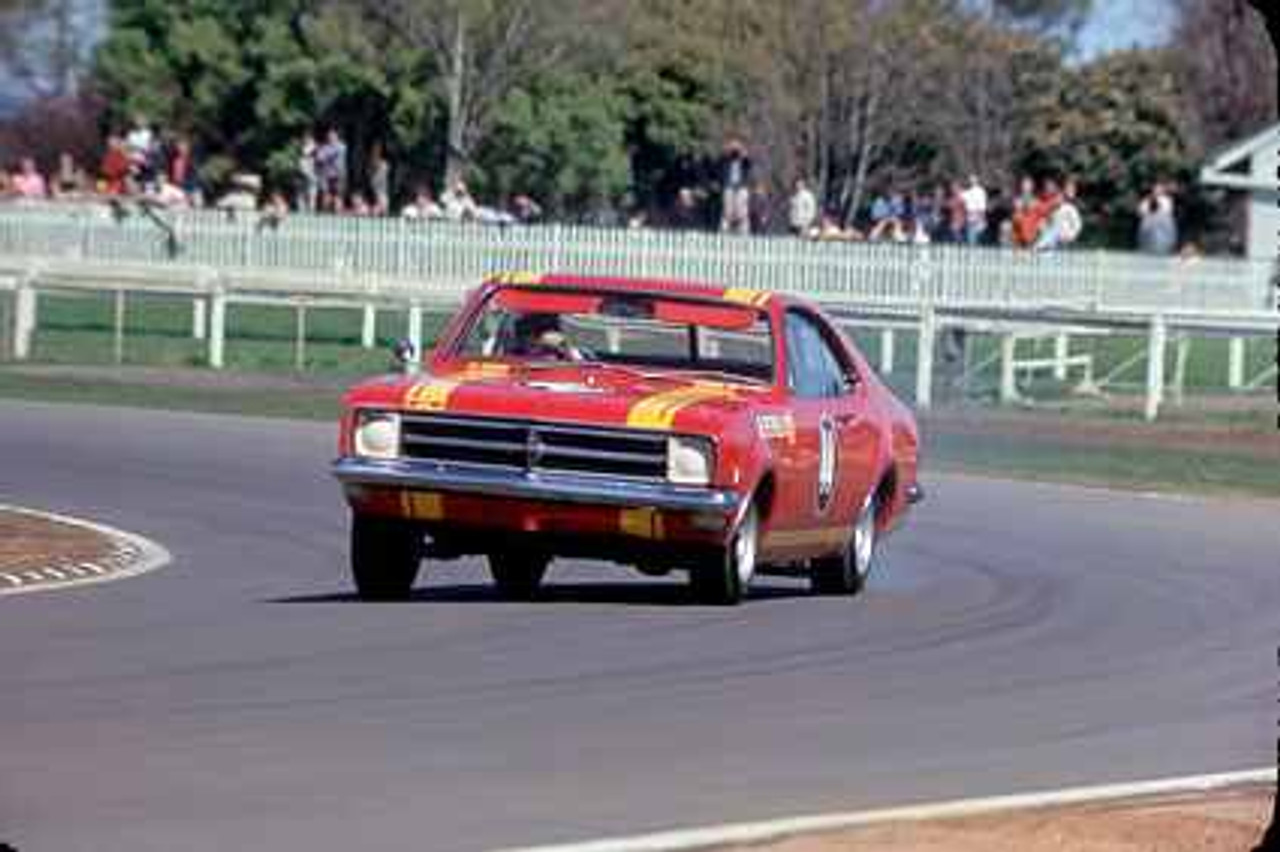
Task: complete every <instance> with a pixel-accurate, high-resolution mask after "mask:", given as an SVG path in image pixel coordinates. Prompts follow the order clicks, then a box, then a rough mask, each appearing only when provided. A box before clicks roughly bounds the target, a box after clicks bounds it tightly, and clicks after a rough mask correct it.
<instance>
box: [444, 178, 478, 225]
mask: <svg viewBox="0 0 1280 852" xmlns="http://www.w3.org/2000/svg"><path fill="white" fill-rule="evenodd" d="M440 204H441V205H442V206H443V207H444V217H445V218H446V219H449V220H450V221H453V222H472V221H475V219H476V217H477V216H478V215H479V213H480V206H479V205H478V204H476V200H475V199H474V198H472V197H471V191H470V190H468V189H467V185H466V183H465V182H464V181H463V180H462V179H461V178H459V179H458V180H455V181H454V182H453V185H452V186H450V187H449V188H447V189H446V190H445V191H444V194H443V195H441V196H440Z"/></svg>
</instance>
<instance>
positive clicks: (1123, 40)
mask: <svg viewBox="0 0 1280 852" xmlns="http://www.w3.org/2000/svg"><path fill="white" fill-rule="evenodd" d="M1172 19H1173V2H1172V0H1094V12H1093V14H1092V15H1091V16H1090V18H1089V21H1088V22H1087V23H1086V24H1085V26H1084V29H1082V30H1081V32H1080V51H1081V54H1082V58H1083V59H1085V60H1089V59H1092V58H1094V57H1096V56H1098V55H1099V54H1102V53H1107V52H1108V51H1112V50H1121V49H1124V48H1127V47H1133V46H1134V45H1139V46H1143V47H1145V46H1149V45H1152V44H1156V43H1158V42H1160V41H1161V40H1162V39H1164V37H1165V36H1166V35H1168V31H1169V26H1170V23H1171V21H1172Z"/></svg>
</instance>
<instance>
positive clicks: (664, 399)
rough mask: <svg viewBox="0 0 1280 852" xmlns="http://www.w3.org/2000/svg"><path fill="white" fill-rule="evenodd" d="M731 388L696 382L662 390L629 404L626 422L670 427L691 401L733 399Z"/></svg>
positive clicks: (633, 425) (656, 427) (644, 425)
mask: <svg viewBox="0 0 1280 852" xmlns="http://www.w3.org/2000/svg"><path fill="white" fill-rule="evenodd" d="M733 397H734V392H733V389H732V388H729V387H727V386H724V385H715V384H695V385H688V386H686V387H680V388H675V389H674V390H669V391H663V392H662V393H658V394H654V395H653V396H649V397H645V398H644V399H642V400H640V401H639V402H637V403H636V404H635V405H633V406H631V411H629V412H628V413H627V425H628V426H632V427H635V428H637V429H670V428H671V425H672V424H673V423H675V420H676V415H677V414H679V413H680V412H681V411H683V410H684V409H686V408H688V407H689V406H691V405H697V404H698V403H700V402H708V401H710V400H713V399H732V398H733Z"/></svg>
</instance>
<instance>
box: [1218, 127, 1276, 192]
mask: <svg viewBox="0 0 1280 852" xmlns="http://www.w3.org/2000/svg"><path fill="white" fill-rule="evenodd" d="M1267 148H1270V149H1271V150H1272V151H1276V150H1280V123H1276V124H1272V125H1271V126H1270V127H1266V128H1264V129H1262V130H1260V131H1258V132H1257V133H1255V134H1254V135H1252V136H1250V137H1248V138H1246V139H1242V140H1240V141H1238V142H1233V143H1230V144H1228V145H1224V146H1223V147H1221V148H1219V149H1218V150H1217V151H1215V152H1214V153H1212V154H1210V155H1209V159H1208V161H1207V162H1206V163H1205V164H1204V166H1203V167H1202V168H1201V169H1200V182H1201V183H1203V184H1206V185H1208V186H1221V187H1225V188H1228V189H1244V190H1253V189H1275V188H1276V181H1275V175H1268V176H1264V177H1262V178H1256V177H1254V175H1253V170H1252V168H1250V167H1249V161H1250V160H1252V159H1253V157H1255V156H1256V155H1257V154H1258V153H1260V152H1261V151H1263V150H1264V149H1267ZM1242 165H1243V166H1244V170H1243V171H1241V170H1240V166H1242Z"/></svg>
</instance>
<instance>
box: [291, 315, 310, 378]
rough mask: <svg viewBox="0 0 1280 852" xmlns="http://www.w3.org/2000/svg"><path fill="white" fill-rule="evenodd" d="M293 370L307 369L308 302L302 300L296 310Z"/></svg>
mask: <svg viewBox="0 0 1280 852" xmlns="http://www.w3.org/2000/svg"><path fill="white" fill-rule="evenodd" d="M293 368H294V369H295V370H297V371H298V372H302V371H303V370H305V369H306V368H307V300H306V299H301V298H300V299H298V302H297V305H296V306H295V308H294V333H293Z"/></svg>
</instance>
